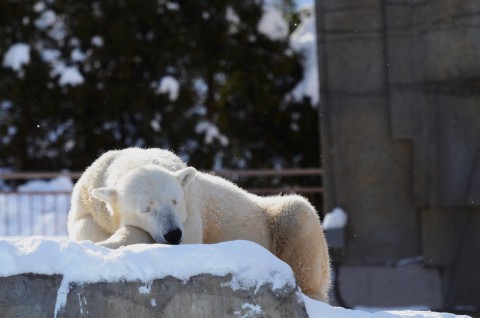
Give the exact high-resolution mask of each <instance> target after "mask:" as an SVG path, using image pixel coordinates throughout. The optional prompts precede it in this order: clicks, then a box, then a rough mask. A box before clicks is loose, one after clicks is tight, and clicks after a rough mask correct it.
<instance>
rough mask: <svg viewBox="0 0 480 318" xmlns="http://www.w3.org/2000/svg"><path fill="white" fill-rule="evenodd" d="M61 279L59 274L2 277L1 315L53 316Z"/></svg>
mask: <svg viewBox="0 0 480 318" xmlns="http://www.w3.org/2000/svg"><path fill="white" fill-rule="evenodd" d="M0 266H1V265H0ZM61 281H62V277H61V276H59V275H56V276H47V275H37V274H24V275H15V276H10V277H0V317H39V318H40V317H52V316H53V312H54V309H55V301H56V298H57V290H58V288H59V287H60V283H61Z"/></svg>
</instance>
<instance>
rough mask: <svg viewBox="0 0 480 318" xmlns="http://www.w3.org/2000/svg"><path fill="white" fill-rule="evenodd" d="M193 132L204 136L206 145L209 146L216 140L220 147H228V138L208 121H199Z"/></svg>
mask: <svg viewBox="0 0 480 318" xmlns="http://www.w3.org/2000/svg"><path fill="white" fill-rule="evenodd" d="M195 132H196V133H197V134H205V139H204V141H205V143H206V144H211V143H212V142H213V141H214V140H215V139H216V140H218V141H219V142H220V144H221V145H222V146H227V145H228V138H227V137H226V136H225V135H222V134H221V133H220V131H219V129H218V127H217V126H215V124H214V123H212V122H210V121H207V120H202V121H200V122H199V123H198V124H197V126H196V127H195Z"/></svg>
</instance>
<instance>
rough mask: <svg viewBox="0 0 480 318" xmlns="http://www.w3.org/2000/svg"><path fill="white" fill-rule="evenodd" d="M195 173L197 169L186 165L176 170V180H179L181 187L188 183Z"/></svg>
mask: <svg viewBox="0 0 480 318" xmlns="http://www.w3.org/2000/svg"><path fill="white" fill-rule="evenodd" d="M196 173H197V170H196V169H195V168H194V167H187V168H185V169H182V170H180V171H177V172H176V175H177V180H178V182H180V184H181V185H182V187H185V186H187V185H188V184H189V183H190V181H192V180H193V178H194V177H195V174H196Z"/></svg>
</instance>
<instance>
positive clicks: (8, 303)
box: [0, 274, 307, 318]
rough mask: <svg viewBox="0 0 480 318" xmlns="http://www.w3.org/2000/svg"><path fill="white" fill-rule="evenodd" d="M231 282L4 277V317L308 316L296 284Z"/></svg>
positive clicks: (0, 308)
mask: <svg viewBox="0 0 480 318" xmlns="http://www.w3.org/2000/svg"><path fill="white" fill-rule="evenodd" d="M231 280H232V277H231V275H227V276H224V277H219V276H213V275H210V274H202V275H198V276H194V277H192V278H190V279H189V280H188V281H187V282H184V281H182V280H179V279H176V278H173V277H166V278H162V279H156V280H154V281H152V282H150V283H145V282H128V281H123V282H109V283H106V282H99V283H82V282H78V283H73V282H71V283H69V285H68V286H67V289H68V290H64V289H63V287H62V276H61V275H36V274H23V275H15V276H8V277H0V295H1V297H0V317H2V318H9V317H39V318H40V317H54V316H55V317H106V318H108V317H115V318H117V317H172V318H179V317H252V318H254V317H271V318H282V317H298V318H300V317H302V318H307V313H306V310H305V306H304V303H303V300H302V299H300V298H299V297H300V296H299V295H300V294H299V290H298V288H297V287H295V288H293V287H284V288H282V289H278V290H272V288H271V286H269V285H268V284H265V285H263V286H260V287H259V288H258V289H255V288H250V289H242V288H238V289H236V290H233V289H232V288H231V287H229V285H230V283H231ZM62 295H63V296H64V297H63V298H62ZM62 300H63V305H62V306H60V304H61V303H62Z"/></svg>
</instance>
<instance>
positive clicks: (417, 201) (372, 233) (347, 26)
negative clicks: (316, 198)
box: [316, 0, 480, 311]
mask: <svg viewBox="0 0 480 318" xmlns="http://www.w3.org/2000/svg"><path fill="white" fill-rule="evenodd" d="M316 14H317V31H318V32H317V33H318V50H317V51H318V55H319V70H320V97H321V103H320V112H321V132H322V161H323V166H324V170H325V173H324V185H325V196H324V202H325V207H326V210H327V211H331V210H332V209H333V208H334V207H336V206H340V207H342V208H344V209H345V210H346V211H348V212H349V221H348V224H347V228H346V242H345V244H346V246H345V248H344V249H343V250H342V251H341V253H338V254H339V255H340V257H339V261H340V263H341V265H343V266H360V267H362V268H366V267H371V266H374V267H375V266H377V267H378V266H385V267H387V266H391V264H396V263H397V262H398V261H399V260H402V259H404V258H409V257H415V256H423V259H424V264H423V265H424V266H426V268H428V271H425V275H429V274H426V273H427V272H436V271H437V272H441V273H442V276H441V284H440V285H432V286H434V287H435V286H436V287H435V288H436V290H434V289H435V288H433V287H432V288H433V289H431V292H432V295H435V297H437V296H438V297H440V299H441V306H442V307H444V308H452V307H455V306H465V305H468V306H478V304H480V272H479V271H478V268H480V253H479V250H480V209H479V207H480V107H479V105H480V32H478V31H479V25H480V2H479V1H477V0H465V1H452V0H438V1H409V0H385V1H384V0H368V1H357V0H317V1H316ZM360 273H361V272H359V274H360ZM403 273H404V272H399V273H398V275H399V276H400V277H401V276H402V275H404V274H403ZM370 274H371V275H373V276H372V277H374V276H376V275H377V274H374V273H373V272H371V273H370ZM405 275H406V274H405ZM418 275H420V276H421V275H423V274H422V273H419V274H418ZM379 277H381V275H380V276H379ZM405 277H407V276H405ZM350 278H351V279H354V278H353V276H350ZM372 279H374V278H372ZM375 279H377V278H375ZM379 279H380V278H379ZM405 279H406V278H405ZM400 281H401V280H400ZM400 281H399V282H400ZM395 284H396V283H395ZM395 284H394V285H392V288H395ZM349 286H353V287H355V286H358V287H357V288H358V289H359V291H358V293H355V292H353V291H352V293H353V294H351V295H362V292H364V290H362V288H363V287H362V286H360V285H358V284H354V283H352V284H349ZM399 286H400V287H401V285H399ZM412 286H414V282H412ZM384 288H387V287H386V286H384ZM363 295H374V293H366V294H363ZM372 297H373V296H372ZM375 297H376V296H375ZM405 297H406V296H405ZM358 299H360V298H358ZM372 299H373V298H372ZM436 299H438V298H436ZM350 301H351V302H352V303H351V305H355V298H350ZM479 311H480V308H479Z"/></svg>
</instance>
